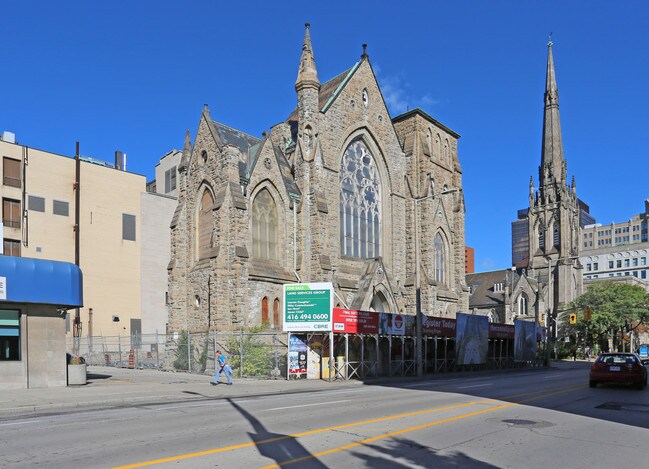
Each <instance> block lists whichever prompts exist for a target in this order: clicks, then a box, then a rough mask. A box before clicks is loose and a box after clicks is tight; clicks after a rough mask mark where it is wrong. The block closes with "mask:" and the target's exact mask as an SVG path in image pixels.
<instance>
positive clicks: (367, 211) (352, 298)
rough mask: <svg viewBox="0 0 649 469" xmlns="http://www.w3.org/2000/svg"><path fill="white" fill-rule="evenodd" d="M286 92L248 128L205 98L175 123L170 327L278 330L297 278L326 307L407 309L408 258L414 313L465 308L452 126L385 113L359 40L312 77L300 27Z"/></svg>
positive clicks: (447, 313)
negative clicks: (342, 63) (324, 76)
mask: <svg viewBox="0 0 649 469" xmlns="http://www.w3.org/2000/svg"><path fill="white" fill-rule="evenodd" d="M295 91H296V94H297V105H296V107H295V109H294V111H293V112H292V113H291V114H290V115H289V116H288V117H287V118H286V120H285V121H283V122H281V123H279V124H277V125H275V126H274V127H272V128H271V130H270V132H264V133H262V137H261V138H257V137H254V136H251V135H248V134H246V133H244V132H241V131H239V130H236V129H233V128H231V127H228V126H226V125H224V124H222V123H220V122H217V121H215V120H213V119H212V116H211V115H210V111H209V110H208V108H207V106H206V107H205V109H204V110H203V111H202V114H201V117H200V121H199V125H198V130H197V132H196V135H195V138H194V142H193V143H192V142H191V139H190V134H189V132H187V136H186V138H185V146H184V150H183V156H182V159H181V163H180V166H179V168H178V171H179V174H178V177H179V181H178V184H179V196H178V206H177V209H176V211H175V214H174V216H173V220H172V223H171V262H170V264H169V266H168V273H169V329H170V332H174V331H180V330H189V331H190V332H199V331H206V330H235V329H236V330H238V329H239V328H247V327H252V326H259V325H262V324H264V325H268V327H270V328H275V329H276V330H281V322H282V306H283V305H282V285H283V284H286V283H298V282H331V283H332V284H333V286H334V289H335V293H336V299H335V303H336V305H337V306H340V307H347V308H352V309H359V310H371V311H383V312H392V313H397V312H399V313H403V314H415V274H416V272H417V269H416V268H415V267H416V264H415V259H416V258H417V259H419V273H420V284H421V304H422V311H423V312H424V313H425V314H428V315H432V316H444V317H455V314H456V313H457V312H459V311H465V312H466V311H467V310H468V306H469V304H468V288H467V286H466V284H465V272H464V269H465V262H464V260H465V259H464V256H465V250H464V247H465V242H464V240H465V233H464V231H465V229H464V217H465V206H464V197H463V193H462V169H461V167H460V163H459V160H458V150H457V143H458V138H459V135H458V134H457V133H455V132H453V131H452V130H450V129H449V128H447V127H445V126H444V125H442V124H441V123H439V122H438V121H436V120H435V119H433V118H432V117H431V116H429V115H428V114H427V113H425V112H424V111H422V110H419V109H415V110H412V111H409V112H407V113H405V114H402V115H399V116H397V117H394V118H392V117H390V114H389V112H388V109H387V107H386V104H385V100H384V98H383V95H382V93H381V89H380V87H379V84H378V82H377V79H376V76H375V74H374V71H373V69H372V65H371V62H370V58H369V56H368V54H367V53H366V48H365V46H363V54H362V55H361V57H360V60H359V61H358V62H357V63H355V64H354V65H353V66H352V67H351V68H349V69H348V70H345V71H344V72H342V73H340V74H339V75H338V76H336V77H334V78H332V79H331V80H329V81H326V82H324V83H321V82H320V79H319V77H318V72H317V67H316V60H315V55H314V51H313V47H312V44H311V38H310V32H309V25H308V24H307V25H306V32H305V36H304V43H303V46H302V52H301V57H300V62H299V65H298V74H297V81H296V82H295ZM415 217H418V218H417V220H416V222H415ZM416 227H417V228H418V230H417V232H416V231H415V228H416ZM417 237H419V239H418V240H417ZM416 241H418V243H417V242H416ZM417 244H418V245H419V248H420V250H419V253H418V254H419V255H416V252H415V246H416V245H417Z"/></svg>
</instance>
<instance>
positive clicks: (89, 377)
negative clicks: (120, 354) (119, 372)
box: [86, 373, 113, 381]
mask: <svg viewBox="0 0 649 469" xmlns="http://www.w3.org/2000/svg"><path fill="white" fill-rule="evenodd" d="M112 377H113V375H104V374H100V373H88V374H87V375H86V379H87V380H88V381H94V380H98V379H109V378H112Z"/></svg>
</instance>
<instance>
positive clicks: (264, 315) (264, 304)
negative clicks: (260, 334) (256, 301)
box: [261, 297, 268, 324]
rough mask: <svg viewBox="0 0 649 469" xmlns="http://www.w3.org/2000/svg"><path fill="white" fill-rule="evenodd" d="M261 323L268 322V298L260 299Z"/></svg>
mask: <svg viewBox="0 0 649 469" xmlns="http://www.w3.org/2000/svg"><path fill="white" fill-rule="evenodd" d="M261 323H262V324H268V298H266V297H264V299H263V300H261Z"/></svg>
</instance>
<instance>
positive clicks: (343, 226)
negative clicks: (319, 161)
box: [340, 140, 381, 259]
mask: <svg viewBox="0 0 649 469" xmlns="http://www.w3.org/2000/svg"><path fill="white" fill-rule="evenodd" d="M380 189H381V185H380V181H379V176H378V171H377V169H376V166H375V164H374V158H373V157H372V154H371V153H370V151H369V150H368V148H367V146H365V143H363V141H362V140H356V141H354V142H352V144H351V145H349V147H347V150H345V154H344V155H343V158H342V161H341V164H340V254H341V255H343V256H349V257H358V258H361V259H367V258H372V257H378V256H380V255H381V197H380V196H381V194H380Z"/></svg>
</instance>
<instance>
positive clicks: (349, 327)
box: [333, 308, 379, 334]
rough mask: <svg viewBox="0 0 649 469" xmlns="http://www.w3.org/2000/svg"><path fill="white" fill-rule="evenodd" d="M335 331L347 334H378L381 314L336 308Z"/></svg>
mask: <svg viewBox="0 0 649 469" xmlns="http://www.w3.org/2000/svg"><path fill="white" fill-rule="evenodd" d="M333 331H334V332H339V333H345V334H378V333H379V313H375V312H373V311H358V310H355V309H343V308H334V314H333Z"/></svg>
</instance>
